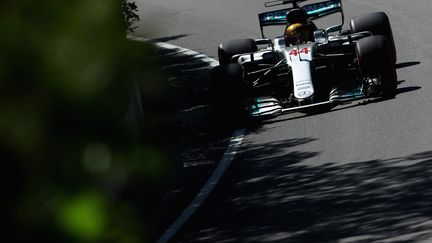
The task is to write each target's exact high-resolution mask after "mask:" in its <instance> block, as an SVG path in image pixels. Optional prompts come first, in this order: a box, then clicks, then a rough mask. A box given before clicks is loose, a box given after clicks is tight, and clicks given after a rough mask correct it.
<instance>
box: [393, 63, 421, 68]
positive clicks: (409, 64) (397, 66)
mask: <svg viewBox="0 0 432 243" xmlns="http://www.w3.org/2000/svg"><path fill="white" fill-rule="evenodd" d="M419 64H421V62H402V63H397V64H396V69H401V68H406V67H411V66H416V65H419Z"/></svg>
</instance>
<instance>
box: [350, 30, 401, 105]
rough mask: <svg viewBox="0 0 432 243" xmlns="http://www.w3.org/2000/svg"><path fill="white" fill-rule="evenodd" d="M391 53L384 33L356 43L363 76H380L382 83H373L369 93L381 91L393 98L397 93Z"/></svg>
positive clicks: (385, 96)
mask: <svg viewBox="0 0 432 243" xmlns="http://www.w3.org/2000/svg"><path fill="white" fill-rule="evenodd" d="M391 53H392V50H391V46H390V43H389V41H388V39H387V38H386V37H385V36H383V35H375V36H370V37H366V38H363V39H360V40H359V41H358V42H357V43H356V55H357V60H358V64H359V68H360V72H361V74H362V76H363V77H364V78H369V79H371V78H380V85H377V86H374V85H371V86H370V87H369V88H370V90H369V93H381V95H382V97H383V98H392V97H394V96H395V94H396V87H397V76H396V69H395V63H394V62H393V60H392V56H391Z"/></svg>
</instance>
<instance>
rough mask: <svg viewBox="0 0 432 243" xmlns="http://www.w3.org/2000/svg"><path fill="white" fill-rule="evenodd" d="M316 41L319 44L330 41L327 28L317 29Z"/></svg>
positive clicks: (315, 32) (315, 33)
mask: <svg viewBox="0 0 432 243" xmlns="http://www.w3.org/2000/svg"><path fill="white" fill-rule="evenodd" d="M313 35H314V39H315V42H316V43H318V44H326V43H327V42H328V35H327V32H326V31H325V30H322V29H319V30H315V31H314V33H313Z"/></svg>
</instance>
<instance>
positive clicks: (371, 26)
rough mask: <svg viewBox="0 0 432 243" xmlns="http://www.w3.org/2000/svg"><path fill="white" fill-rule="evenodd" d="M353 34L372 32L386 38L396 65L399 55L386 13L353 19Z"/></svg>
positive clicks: (370, 14)
mask: <svg viewBox="0 0 432 243" xmlns="http://www.w3.org/2000/svg"><path fill="white" fill-rule="evenodd" d="M350 28H351V32H352V33H358V32H362V31H370V32H372V34H373V35H383V36H385V37H386V38H387V39H388V41H389V44H390V47H391V48H390V49H391V50H392V51H391V55H392V60H393V63H396V60H397V53H396V46H395V42H394V38H393V32H392V28H391V25H390V20H389V18H388V16H387V14H385V13H384V12H374V13H367V14H363V15H360V16H357V17H354V18H352V19H351V22H350Z"/></svg>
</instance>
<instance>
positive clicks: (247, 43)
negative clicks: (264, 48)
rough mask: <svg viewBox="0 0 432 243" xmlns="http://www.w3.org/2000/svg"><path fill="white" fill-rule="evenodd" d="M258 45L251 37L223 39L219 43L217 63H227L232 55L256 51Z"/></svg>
mask: <svg viewBox="0 0 432 243" xmlns="http://www.w3.org/2000/svg"><path fill="white" fill-rule="evenodd" d="M257 50H258V47H257V45H256V43H255V41H254V40H253V39H238V40H231V41H225V42H222V43H221V44H219V47H218V57H219V64H220V65H224V64H229V63H231V59H232V57H233V56H234V55H237V54H243V53H251V52H256V51H257Z"/></svg>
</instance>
